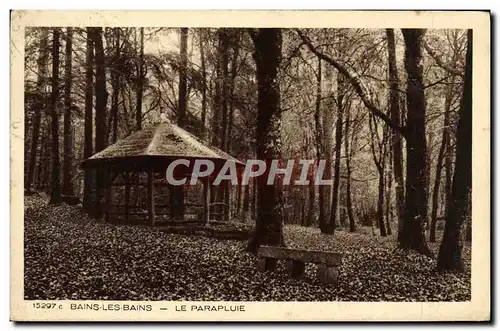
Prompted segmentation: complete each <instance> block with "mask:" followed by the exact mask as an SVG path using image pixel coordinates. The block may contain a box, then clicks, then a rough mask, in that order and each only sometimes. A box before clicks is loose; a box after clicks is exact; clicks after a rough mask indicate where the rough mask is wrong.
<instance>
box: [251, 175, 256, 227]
mask: <svg viewBox="0 0 500 331" xmlns="http://www.w3.org/2000/svg"><path fill="white" fill-rule="evenodd" d="M251 183H252V204H251V207H252V208H251V211H252V219H257V181H256V180H255V179H252V181H251Z"/></svg>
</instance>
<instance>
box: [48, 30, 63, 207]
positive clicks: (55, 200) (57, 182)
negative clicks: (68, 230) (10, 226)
mask: <svg viewBox="0 0 500 331" xmlns="http://www.w3.org/2000/svg"><path fill="white" fill-rule="evenodd" d="M60 34H61V32H60V31H59V28H54V31H53V34H52V93H51V96H50V118H51V124H50V125H51V131H52V169H51V192H50V203H51V204H59V203H61V173H60V159H59V113H58V110H57V100H58V96H59V48H60V41H59V38H60Z"/></svg>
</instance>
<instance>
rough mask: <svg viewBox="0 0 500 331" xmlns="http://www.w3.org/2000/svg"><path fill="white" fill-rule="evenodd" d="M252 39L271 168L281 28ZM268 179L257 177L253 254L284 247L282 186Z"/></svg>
mask: <svg viewBox="0 0 500 331" xmlns="http://www.w3.org/2000/svg"><path fill="white" fill-rule="evenodd" d="M253 39H254V43H255V52H254V58H255V63H256V67H257V86H258V102H257V132H256V136H257V159H260V160H264V161H265V162H266V164H267V166H268V167H269V166H270V164H271V161H272V160H273V159H279V158H280V157H281V145H280V132H281V109H280V90H279V83H278V79H277V78H278V70H279V65H280V61H281V43H282V36H281V29H259V30H258V32H256V33H255V35H254V36H253ZM266 177H267V176H260V177H258V178H257V181H258V185H257V189H258V211H257V221H256V225H255V233H254V236H253V238H252V239H251V240H250V242H249V244H248V248H247V249H248V251H250V252H252V253H256V252H257V249H258V247H259V246H261V245H272V246H284V245H285V239H284V236H283V190H282V183H281V180H280V179H277V180H276V183H273V184H271V185H268V184H267V178H266ZM271 267H272V266H271Z"/></svg>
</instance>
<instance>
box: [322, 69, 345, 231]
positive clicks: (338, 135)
mask: <svg viewBox="0 0 500 331" xmlns="http://www.w3.org/2000/svg"><path fill="white" fill-rule="evenodd" d="M337 78H338V84H337V88H338V90H339V92H340V91H341V92H340V93H338V95H337V123H336V124H335V163H334V170H333V192H332V209H331V211H330V223H329V225H328V229H327V231H326V233H332V234H333V232H334V231H335V223H336V217H337V208H338V201H339V185H340V152H341V148H342V121H343V120H344V116H343V113H344V105H343V97H344V96H343V95H341V93H344V77H343V76H341V75H338V76H337Z"/></svg>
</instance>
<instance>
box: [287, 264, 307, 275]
mask: <svg viewBox="0 0 500 331" xmlns="http://www.w3.org/2000/svg"><path fill="white" fill-rule="evenodd" d="M287 262H288V272H289V273H290V275H291V276H292V277H293V278H302V277H303V276H304V272H305V269H306V264H305V263H304V262H302V261H297V260H288V261H287Z"/></svg>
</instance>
